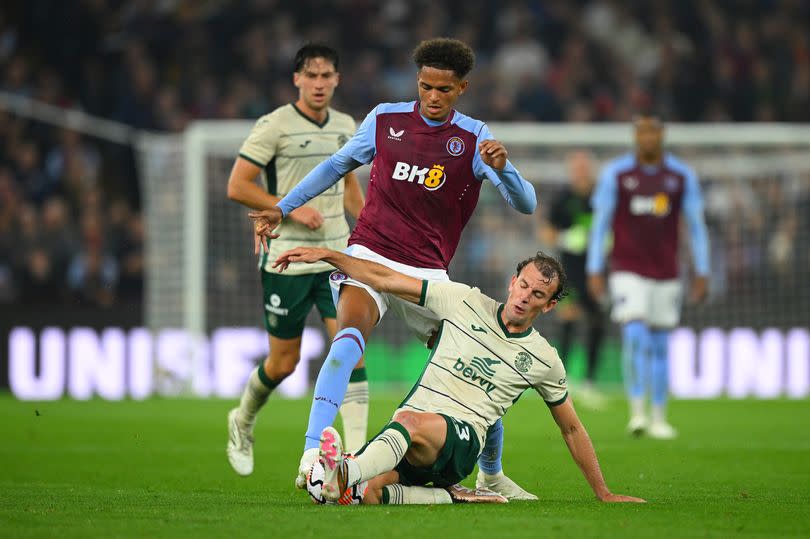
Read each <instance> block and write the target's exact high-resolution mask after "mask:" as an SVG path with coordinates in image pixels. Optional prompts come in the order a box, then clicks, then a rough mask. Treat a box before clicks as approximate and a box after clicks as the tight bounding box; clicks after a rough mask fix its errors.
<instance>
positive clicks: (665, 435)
mask: <svg viewBox="0 0 810 539" xmlns="http://www.w3.org/2000/svg"><path fill="white" fill-rule="evenodd" d="M647 434H648V435H649V437H650V438H655V439H656V440H672V439H674V438H677V437H678V431H677V430H675V427H673V426H672V425H670V424H669V423H667V422H666V421H664V420H660V421H653V422H652V423H650V426H649V428H648V429H647Z"/></svg>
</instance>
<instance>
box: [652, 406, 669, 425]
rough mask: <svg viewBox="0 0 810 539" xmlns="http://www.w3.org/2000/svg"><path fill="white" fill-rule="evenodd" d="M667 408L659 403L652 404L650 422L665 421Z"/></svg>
mask: <svg viewBox="0 0 810 539" xmlns="http://www.w3.org/2000/svg"><path fill="white" fill-rule="evenodd" d="M666 421H667V410H666V406H664V405H661V404H653V405H652V422H653V423H666Z"/></svg>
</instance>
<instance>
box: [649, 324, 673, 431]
mask: <svg viewBox="0 0 810 539" xmlns="http://www.w3.org/2000/svg"><path fill="white" fill-rule="evenodd" d="M650 338H651V341H652V354H651V356H652V361H651V365H650V394H651V396H652V397H651V403H652V410H651V414H650V419H651V421H650V426H649V428H648V429H647V434H649V435H650V437H651V438H657V439H659V440H671V439H673V438H675V437H676V436H677V435H678V431H676V430H675V428H674V427H673V426H672V425H670V424H669V423H668V422H667V417H666V405H667V393H668V391H669V361H668V360H669V350H668V346H669V331H666V330H654V331H652V332H651V337H650Z"/></svg>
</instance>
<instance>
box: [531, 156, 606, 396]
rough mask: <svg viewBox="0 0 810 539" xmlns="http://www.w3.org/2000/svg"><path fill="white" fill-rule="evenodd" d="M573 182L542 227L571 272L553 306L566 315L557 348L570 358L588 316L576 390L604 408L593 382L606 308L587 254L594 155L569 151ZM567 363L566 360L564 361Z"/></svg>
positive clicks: (559, 196)
mask: <svg viewBox="0 0 810 539" xmlns="http://www.w3.org/2000/svg"><path fill="white" fill-rule="evenodd" d="M567 163H568V180H569V185H568V186H566V188H565V189H564V190H563V191H562V192H561V193H560V194H559V195H558V196H557V198H556V199H555V200H554V202H553V203H552V205H551V209H550V211H549V216H548V219H547V220H546V221H545V222H544V223H543V225H542V226H541V228H540V232H541V234H540V235H541V240H542V241H543V242H544V243H546V244H547V245H554V246H556V247H557V248H558V249H559V250H560V262H562V265H563V267H564V268H565V272H566V273H567V274H568V295H567V296H566V297H565V299H563V300H562V301H561V302H560V304H559V305H558V306H557V308H556V309H555V310H556V312H557V316H558V317H559V318H560V319H561V320H562V336H561V337H560V344H559V346H558V348H557V349H558V351H559V354H560V357H561V358H562V359H563V361H567V360H568V357H569V355H568V354H569V351H570V349H571V340H572V338H573V336H574V332H575V330H576V327H577V324H578V322H579V321H580V320H582V319H583V318H584V319H585V358H586V368H585V382H584V384H583V385H582V388H581V389H579V392H578V393H577V397H578V398H577V400H578V402H580V403H582V404H585V405H586V406H589V407H592V408H600V407H601V406H602V405H603V404H604V397H603V396H602V395H601V394H600V393H599V391H598V390H597V389H596V387H595V381H596V368H597V366H598V361H599V348H600V346H601V344H602V337H603V336H604V333H605V324H604V315H603V314H602V308H601V306H600V305H599V303H598V302H597V301H595V300H594V298H593V296H591V295H590V294H589V293H588V288H587V282H586V278H585V258H586V253H587V250H588V236H589V234H590V230H591V220H592V218H593V215H592V211H591V200H590V199H591V195H592V193H593V187H594V169H595V163H594V158H593V155H592V154H590V153H589V152H586V151H582V150H580V151H575V152H572V153H570V154H569V155H568V157H567ZM566 365H567V364H566Z"/></svg>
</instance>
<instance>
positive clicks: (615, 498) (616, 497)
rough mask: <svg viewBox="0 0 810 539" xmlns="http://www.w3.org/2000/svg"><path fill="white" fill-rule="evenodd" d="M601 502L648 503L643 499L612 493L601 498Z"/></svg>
mask: <svg viewBox="0 0 810 539" xmlns="http://www.w3.org/2000/svg"><path fill="white" fill-rule="evenodd" d="M599 501H600V502H605V503H647V500H645V499H643V498H636V497H634V496H625V495H624V494H613V493H612V492H608V493H607V494H604V495H602V496H600V497H599Z"/></svg>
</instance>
